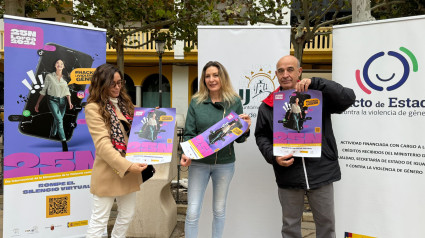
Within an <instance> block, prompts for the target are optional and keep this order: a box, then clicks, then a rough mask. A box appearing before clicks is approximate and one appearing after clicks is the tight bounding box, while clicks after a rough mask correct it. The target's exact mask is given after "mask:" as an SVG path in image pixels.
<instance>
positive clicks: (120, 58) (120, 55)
mask: <svg viewBox="0 0 425 238" xmlns="http://www.w3.org/2000/svg"><path fill="white" fill-rule="evenodd" d="M115 39H116V41H117V47H116V48H115V50H116V52H117V66H118V69H119V70H120V71H121V73H122V75H124V41H123V39H122V38H118V37H117V38H115Z"/></svg>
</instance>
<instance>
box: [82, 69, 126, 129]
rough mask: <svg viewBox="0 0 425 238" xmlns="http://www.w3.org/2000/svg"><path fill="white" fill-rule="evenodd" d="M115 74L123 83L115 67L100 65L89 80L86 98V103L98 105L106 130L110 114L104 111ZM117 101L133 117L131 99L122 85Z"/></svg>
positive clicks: (109, 123) (109, 125) (122, 78)
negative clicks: (119, 101)
mask: <svg viewBox="0 0 425 238" xmlns="http://www.w3.org/2000/svg"><path fill="white" fill-rule="evenodd" d="M115 73H119V75H120V76H121V80H122V81H124V77H123V75H122V73H121V71H120V70H119V69H118V68H117V67H116V66H114V65H112V64H102V65H101V66H99V67H97V68H96V70H95V71H94V73H93V76H92V78H91V84H90V87H89V94H90V95H89V97H88V98H87V103H97V104H99V113H100V115H101V116H102V118H103V120H104V121H105V123H106V125H107V126H108V128H110V127H111V114H110V113H109V112H108V110H107V109H106V104H107V103H109V87H110V85H112V84H113V81H114V75H115ZM118 99H119V100H121V102H122V103H123V104H124V106H125V108H126V109H127V112H128V113H129V114H130V115H131V116H133V113H134V105H133V103H132V102H131V98H130V96H129V95H128V94H127V89H126V88H125V86H124V85H122V86H121V90H120V95H119V96H118Z"/></svg>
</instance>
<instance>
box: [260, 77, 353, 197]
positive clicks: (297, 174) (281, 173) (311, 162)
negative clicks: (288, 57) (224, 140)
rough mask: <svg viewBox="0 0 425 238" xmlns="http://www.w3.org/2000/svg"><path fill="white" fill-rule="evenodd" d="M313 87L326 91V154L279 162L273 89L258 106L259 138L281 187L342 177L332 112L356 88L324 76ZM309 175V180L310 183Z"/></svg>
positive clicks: (313, 80)
mask: <svg viewBox="0 0 425 238" xmlns="http://www.w3.org/2000/svg"><path fill="white" fill-rule="evenodd" d="M309 89H314V90H319V91H322V94H323V109H322V156H321V157H320V158H304V161H305V170H306V173H304V166H303V161H302V160H303V159H302V158H299V157H295V161H294V163H293V164H292V165H291V166H289V167H282V166H280V165H278V164H277V162H276V159H275V156H274V155H273V100H272V98H273V95H272V94H273V93H272V94H271V95H270V96H269V97H268V98H266V99H265V100H264V101H263V102H262V103H261V105H260V108H259V109H258V118H257V125H256V127H255V139H256V142H257V145H258V148H259V149H260V151H261V153H262V154H263V156H264V158H265V160H266V161H267V162H268V163H270V164H272V165H273V169H274V173H275V176H276V183H277V185H278V186H279V187H280V188H302V189H316V188H319V187H321V186H323V185H327V184H330V183H332V182H335V181H338V180H340V179H341V170H340V168H339V164H338V151H337V146H336V141H335V137H334V133H333V130H332V121H331V114H332V113H342V112H343V111H345V110H346V109H347V108H349V107H350V106H351V105H352V104H353V103H354V100H355V99H356V95H355V94H354V91H353V90H352V89H349V88H345V87H343V86H342V85H340V84H338V83H336V82H334V81H330V80H327V79H322V78H311V85H310V86H309ZM306 178H308V183H306Z"/></svg>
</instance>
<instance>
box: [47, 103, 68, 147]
mask: <svg viewBox="0 0 425 238" xmlns="http://www.w3.org/2000/svg"><path fill="white" fill-rule="evenodd" d="M65 99H66V97H62V98H59V97H52V96H49V100H48V104H47V105H48V106H49V109H50V112H51V113H52V116H53V125H52V128H51V129H50V136H51V137H53V136H55V135H56V134H58V135H59V139H60V140H61V141H66V137H65V132H64V130H63V116H64V115H65V110H66V101H65Z"/></svg>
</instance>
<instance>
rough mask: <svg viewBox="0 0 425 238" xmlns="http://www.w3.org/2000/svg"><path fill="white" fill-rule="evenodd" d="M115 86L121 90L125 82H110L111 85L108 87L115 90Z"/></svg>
mask: <svg viewBox="0 0 425 238" xmlns="http://www.w3.org/2000/svg"><path fill="white" fill-rule="evenodd" d="M117 85H118V86H119V87H120V88H121V87H122V86H123V85H125V80H118V81H116V82H115V81H111V83H110V84H109V87H111V88H115V87H116V86H117Z"/></svg>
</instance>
